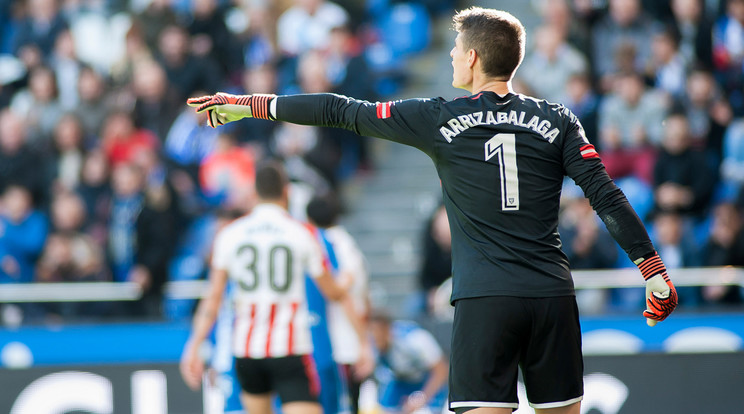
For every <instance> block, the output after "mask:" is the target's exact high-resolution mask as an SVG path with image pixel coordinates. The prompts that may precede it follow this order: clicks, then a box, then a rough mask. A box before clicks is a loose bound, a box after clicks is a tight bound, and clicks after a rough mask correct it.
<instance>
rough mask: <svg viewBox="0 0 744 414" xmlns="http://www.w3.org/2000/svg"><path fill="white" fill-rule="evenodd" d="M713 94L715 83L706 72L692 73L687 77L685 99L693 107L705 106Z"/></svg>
mask: <svg viewBox="0 0 744 414" xmlns="http://www.w3.org/2000/svg"><path fill="white" fill-rule="evenodd" d="M714 93H715V82H714V81H713V77H712V76H711V75H710V74H709V73H708V72H693V73H692V74H690V76H688V77H687V97H688V98H689V99H690V101H692V103H693V104H695V105H699V106H702V105H705V104H707V103H708V102H709V101H710V100H711V99H712V98H713V95H714Z"/></svg>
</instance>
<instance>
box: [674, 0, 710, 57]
mask: <svg viewBox="0 0 744 414" xmlns="http://www.w3.org/2000/svg"><path fill="white" fill-rule="evenodd" d="M703 2H704V0H672V2H671V6H672V13H673V20H672V27H673V28H674V30H675V31H676V32H677V33H678V35H679V51H680V53H681V54H682V56H684V58H685V60H686V61H687V62H688V64H689V63H693V62H700V63H701V64H703V65H704V66H706V67H712V64H713V40H712V32H713V24H712V23H711V22H710V20H709V19H708V18H707V17H706V15H705V10H703Z"/></svg>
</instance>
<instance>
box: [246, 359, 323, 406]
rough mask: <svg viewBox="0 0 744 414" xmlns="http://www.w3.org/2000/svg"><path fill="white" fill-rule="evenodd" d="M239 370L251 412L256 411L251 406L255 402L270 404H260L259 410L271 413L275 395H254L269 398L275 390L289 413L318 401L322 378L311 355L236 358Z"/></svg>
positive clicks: (315, 403) (247, 404)
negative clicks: (320, 378) (272, 397)
mask: <svg viewBox="0 0 744 414" xmlns="http://www.w3.org/2000/svg"><path fill="white" fill-rule="evenodd" d="M235 371H236V375H237V377H238V382H239V383H240V387H241V388H242V390H243V393H242V395H241V401H243V406H244V407H246V408H248V412H253V411H252V410H251V409H250V407H249V404H251V403H253V404H256V403H259V404H264V405H266V407H256V409H257V411H258V410H260V411H258V412H271V409H272V408H271V404H272V402H271V400H272V399H271V398H251V397H260V396H267V397H268V396H270V395H271V394H272V393H274V392H275V393H276V394H277V395H278V397H279V400H280V401H281V403H282V411H283V412H285V413H286V412H294V413H302V412H303V407H304V406H305V404H307V403H311V404H313V405H317V404H318V396H319V394H320V380H319V378H318V373H317V371H316V368H315V362H314V361H313V359H312V356H310V355H301V356H297V355H295V356H288V357H283V358H266V359H252V358H235ZM245 394H248V395H245ZM246 400H249V401H246Z"/></svg>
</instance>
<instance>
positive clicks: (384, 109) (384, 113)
mask: <svg viewBox="0 0 744 414" xmlns="http://www.w3.org/2000/svg"><path fill="white" fill-rule="evenodd" d="M376 107H377V118H378V119H388V118H390V117H391V116H392V114H391V113H390V111H391V109H392V108H393V101H387V102H377V105H376Z"/></svg>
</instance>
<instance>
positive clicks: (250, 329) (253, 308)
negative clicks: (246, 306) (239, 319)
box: [245, 303, 256, 357]
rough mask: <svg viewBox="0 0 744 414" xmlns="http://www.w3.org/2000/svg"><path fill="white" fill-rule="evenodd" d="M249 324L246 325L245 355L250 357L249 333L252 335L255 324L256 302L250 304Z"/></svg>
mask: <svg viewBox="0 0 744 414" xmlns="http://www.w3.org/2000/svg"><path fill="white" fill-rule="evenodd" d="M248 323H249V324H250V326H249V327H248V334H247V335H246V337H245V356H246V357H250V356H251V335H253V327H254V326H256V304H255V303H252V304H251V319H250V321H249V322H248Z"/></svg>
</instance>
